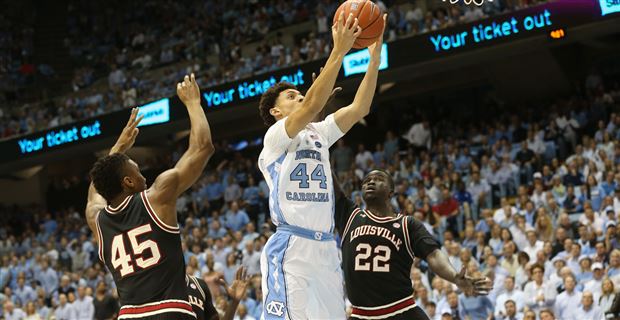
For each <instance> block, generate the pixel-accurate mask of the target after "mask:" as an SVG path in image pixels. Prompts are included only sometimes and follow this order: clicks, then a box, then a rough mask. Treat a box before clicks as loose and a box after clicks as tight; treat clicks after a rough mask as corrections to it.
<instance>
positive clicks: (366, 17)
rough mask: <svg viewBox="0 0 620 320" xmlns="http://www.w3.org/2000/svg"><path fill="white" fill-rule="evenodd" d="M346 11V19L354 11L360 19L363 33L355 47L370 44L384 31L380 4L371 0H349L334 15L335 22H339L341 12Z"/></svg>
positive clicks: (355, 15)
mask: <svg viewBox="0 0 620 320" xmlns="http://www.w3.org/2000/svg"><path fill="white" fill-rule="evenodd" d="M343 11H344V19H345V21H346V19H347V17H348V16H349V13H353V18H356V17H357V19H358V20H359V26H360V27H361V28H362V33H361V34H360V35H359V37H357V40H355V43H354V44H353V48H355V49H361V48H366V47H368V46H370V45H371V44H373V43H375V42H376V41H377V38H379V36H381V32H382V31H383V18H382V16H383V12H381V9H380V8H379V6H377V5H376V4H375V3H374V2H372V1H370V0H348V1H345V2H344V3H343V4H341V5H340V7H338V10H336V14H335V15H334V21H333V23H336V22H338V16H339V15H340V12H343Z"/></svg>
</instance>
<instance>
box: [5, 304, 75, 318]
mask: <svg viewBox="0 0 620 320" xmlns="http://www.w3.org/2000/svg"><path fill="white" fill-rule="evenodd" d="M2 314H3V317H4V319H6V320H22V319H24V318H26V313H25V312H24V311H23V310H22V309H20V308H15V305H14V304H13V302H12V301H10V300H7V301H6V302H4V305H3V310H2ZM58 319H60V318H58ZM67 319H68V318H67Z"/></svg>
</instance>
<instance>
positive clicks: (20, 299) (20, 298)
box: [15, 273, 37, 306]
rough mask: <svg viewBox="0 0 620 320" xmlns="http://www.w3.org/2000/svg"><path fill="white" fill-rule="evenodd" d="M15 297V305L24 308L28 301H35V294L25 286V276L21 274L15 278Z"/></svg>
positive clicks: (28, 286)
mask: <svg viewBox="0 0 620 320" xmlns="http://www.w3.org/2000/svg"><path fill="white" fill-rule="evenodd" d="M15 297H17V303H18V304H19V305H20V306H25V305H26V303H28V302H29V301H35V300H36V299H37V295H36V292H35V291H34V290H33V289H32V287H31V286H30V285H28V284H26V276H25V275H24V274H23V273H20V274H19V275H18V276H17V287H16V288H15Z"/></svg>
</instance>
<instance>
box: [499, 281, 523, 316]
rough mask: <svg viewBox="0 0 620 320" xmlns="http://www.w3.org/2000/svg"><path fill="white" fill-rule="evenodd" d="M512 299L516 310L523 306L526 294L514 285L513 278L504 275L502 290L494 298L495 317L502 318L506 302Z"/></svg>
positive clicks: (518, 310) (504, 314)
mask: <svg viewBox="0 0 620 320" xmlns="http://www.w3.org/2000/svg"><path fill="white" fill-rule="evenodd" d="M507 301H513V302H514V303H515V304H516V308H517V312H520V311H522V310H523V308H524V307H525V301H526V296H525V295H524V293H523V291H521V289H519V288H516V287H515V278H514V277H512V276H506V278H505V279H504V292H503V293H501V294H500V295H499V296H498V297H497V299H496V300H495V311H494V312H493V313H494V315H495V317H497V318H500V319H502V317H505V316H506V305H505V304H506V302H507Z"/></svg>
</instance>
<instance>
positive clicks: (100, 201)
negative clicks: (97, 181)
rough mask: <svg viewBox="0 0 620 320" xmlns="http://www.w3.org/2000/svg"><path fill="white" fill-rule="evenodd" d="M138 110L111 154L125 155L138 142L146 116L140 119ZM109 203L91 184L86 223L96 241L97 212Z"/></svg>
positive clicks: (133, 113)
mask: <svg viewBox="0 0 620 320" xmlns="http://www.w3.org/2000/svg"><path fill="white" fill-rule="evenodd" d="M138 111H139V109H138V108H133V109H132V110H131V116H129V121H127V125H125V128H123V131H122V132H121V135H120V136H119V137H118V140H116V143H115V144H114V146H113V147H112V149H110V153H109V154H114V153H125V152H126V151H127V150H129V149H131V147H132V146H133V144H134V143H135V142H136V137H137V136H138V133H139V132H140V130H139V129H138V124H139V123H140V121H141V120H142V118H143V117H144V116H139V117H138ZM106 205H108V202H107V201H106V200H105V198H103V196H101V195H100V194H99V193H98V192H97V190H96V189H95V186H94V185H93V183H92V182H91V183H90V185H89V187H88V198H87V202H86V223H88V227H89V228H90V230H91V231H92V232H93V235H94V237H95V239H96V240H97V241H98V236H97V230H96V225H95V219H96V217H97V212H99V211H100V210H101V209H103V208H104V207H105V206H106Z"/></svg>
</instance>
